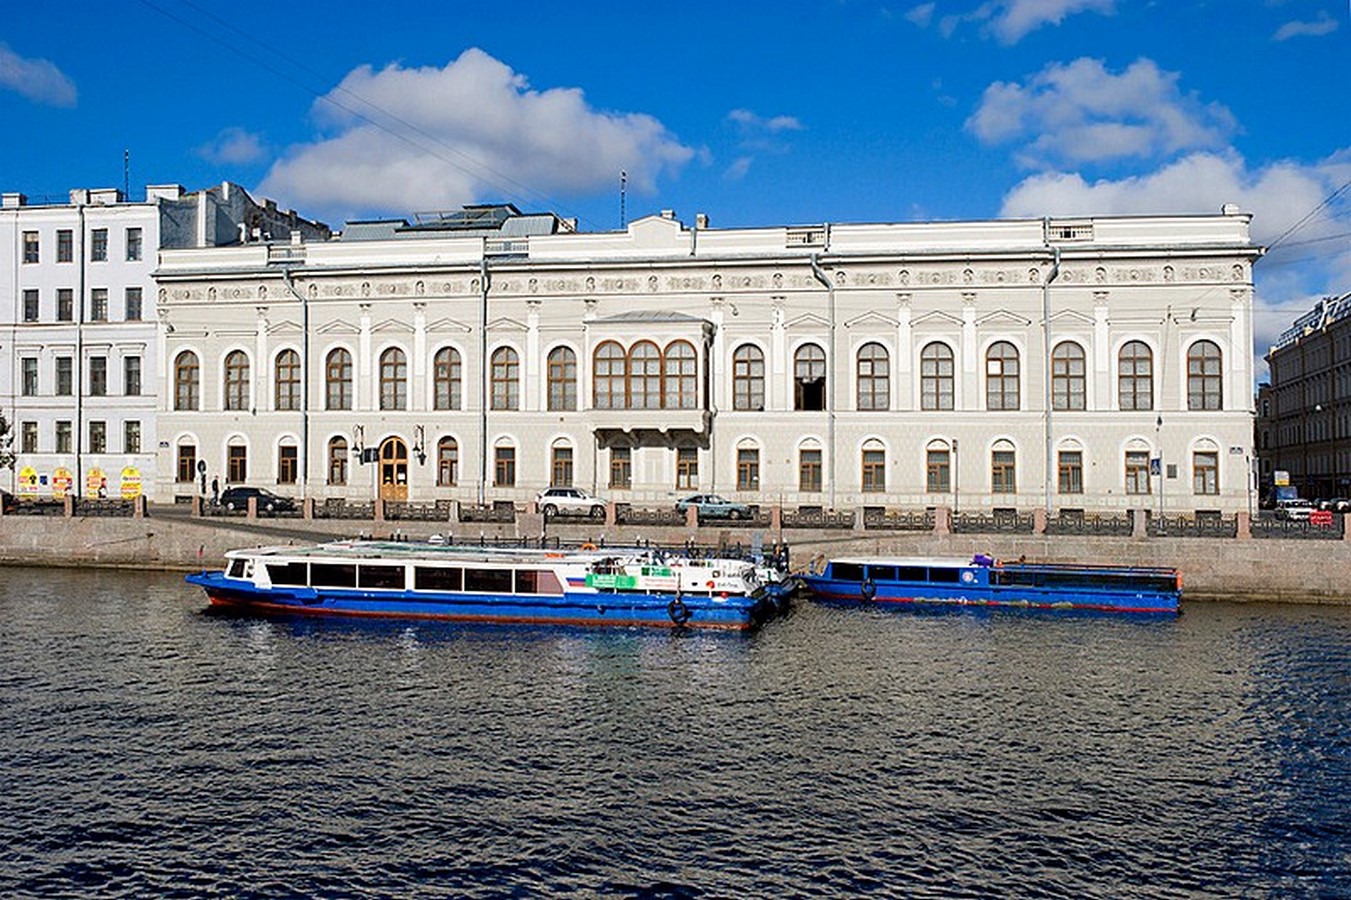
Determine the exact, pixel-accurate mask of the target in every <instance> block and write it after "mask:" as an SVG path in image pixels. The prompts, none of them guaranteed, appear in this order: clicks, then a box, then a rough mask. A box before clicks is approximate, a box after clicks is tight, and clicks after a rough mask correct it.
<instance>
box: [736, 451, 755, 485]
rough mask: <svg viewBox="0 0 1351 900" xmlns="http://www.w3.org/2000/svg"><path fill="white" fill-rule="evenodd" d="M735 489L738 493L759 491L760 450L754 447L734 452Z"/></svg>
mask: <svg viewBox="0 0 1351 900" xmlns="http://www.w3.org/2000/svg"><path fill="white" fill-rule="evenodd" d="M736 489H737V490H738V491H758V490H760V450H759V449H758V448H756V447H743V448H741V449H740V450H737V452H736Z"/></svg>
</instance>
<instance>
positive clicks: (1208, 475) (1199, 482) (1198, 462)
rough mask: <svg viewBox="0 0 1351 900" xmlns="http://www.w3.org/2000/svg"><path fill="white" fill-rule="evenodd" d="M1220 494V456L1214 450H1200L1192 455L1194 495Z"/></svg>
mask: <svg viewBox="0 0 1351 900" xmlns="http://www.w3.org/2000/svg"><path fill="white" fill-rule="evenodd" d="M1219 492H1220V454H1219V453H1216V452H1215V451H1213V450H1198V451H1197V452H1195V453H1193V454H1192V493H1194V494H1218V493H1219Z"/></svg>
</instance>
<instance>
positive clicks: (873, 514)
mask: <svg viewBox="0 0 1351 900" xmlns="http://www.w3.org/2000/svg"><path fill="white" fill-rule="evenodd" d="M863 527H864V528H865V529H867V530H869V531H933V530H934V511H933V510H931V509H929V510H909V509H905V510H901V509H887V508H886V507H883V506H865V507H864V508H863Z"/></svg>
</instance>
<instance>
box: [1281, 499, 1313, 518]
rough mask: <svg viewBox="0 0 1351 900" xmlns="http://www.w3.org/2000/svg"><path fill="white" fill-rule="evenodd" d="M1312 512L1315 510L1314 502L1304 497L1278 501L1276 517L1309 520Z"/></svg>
mask: <svg viewBox="0 0 1351 900" xmlns="http://www.w3.org/2000/svg"><path fill="white" fill-rule="evenodd" d="M1311 512H1313V503H1312V502H1310V501H1308V500H1305V499H1303V498H1298V499H1294V500H1277V501H1276V518H1278V519H1288V520H1289V521H1291V522H1307V521H1309V513H1311Z"/></svg>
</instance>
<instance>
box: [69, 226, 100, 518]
mask: <svg viewBox="0 0 1351 900" xmlns="http://www.w3.org/2000/svg"><path fill="white" fill-rule="evenodd" d="M75 211H76V220H77V223H78V227H77V228H76V229H75V231H76V233H77V234H79V236H80V239H79V241H78V244H77V246H76V248H75V252H76V253H78V254H80V269H79V272H80V274H79V278H78V283H77V285H76V288H75V291H76V294H75V483H74V484H72V485H71V486H70V489H71V490H72V491H74V493H75V499H76V500H77V501H78V500H79V499H80V498H81V497H83V496H84V292H85V281H86V276H87V274H88V272H87V271H86V270H87V268H88V266H89V259H88V257H86V256H85V252H84V251H85V247H86V246H88V245H87V244H86V243H85V239H84V204H83V203H80V204H78V205H77V206H76V210H75ZM106 439H107V438H106V436H105V440H106Z"/></svg>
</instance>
